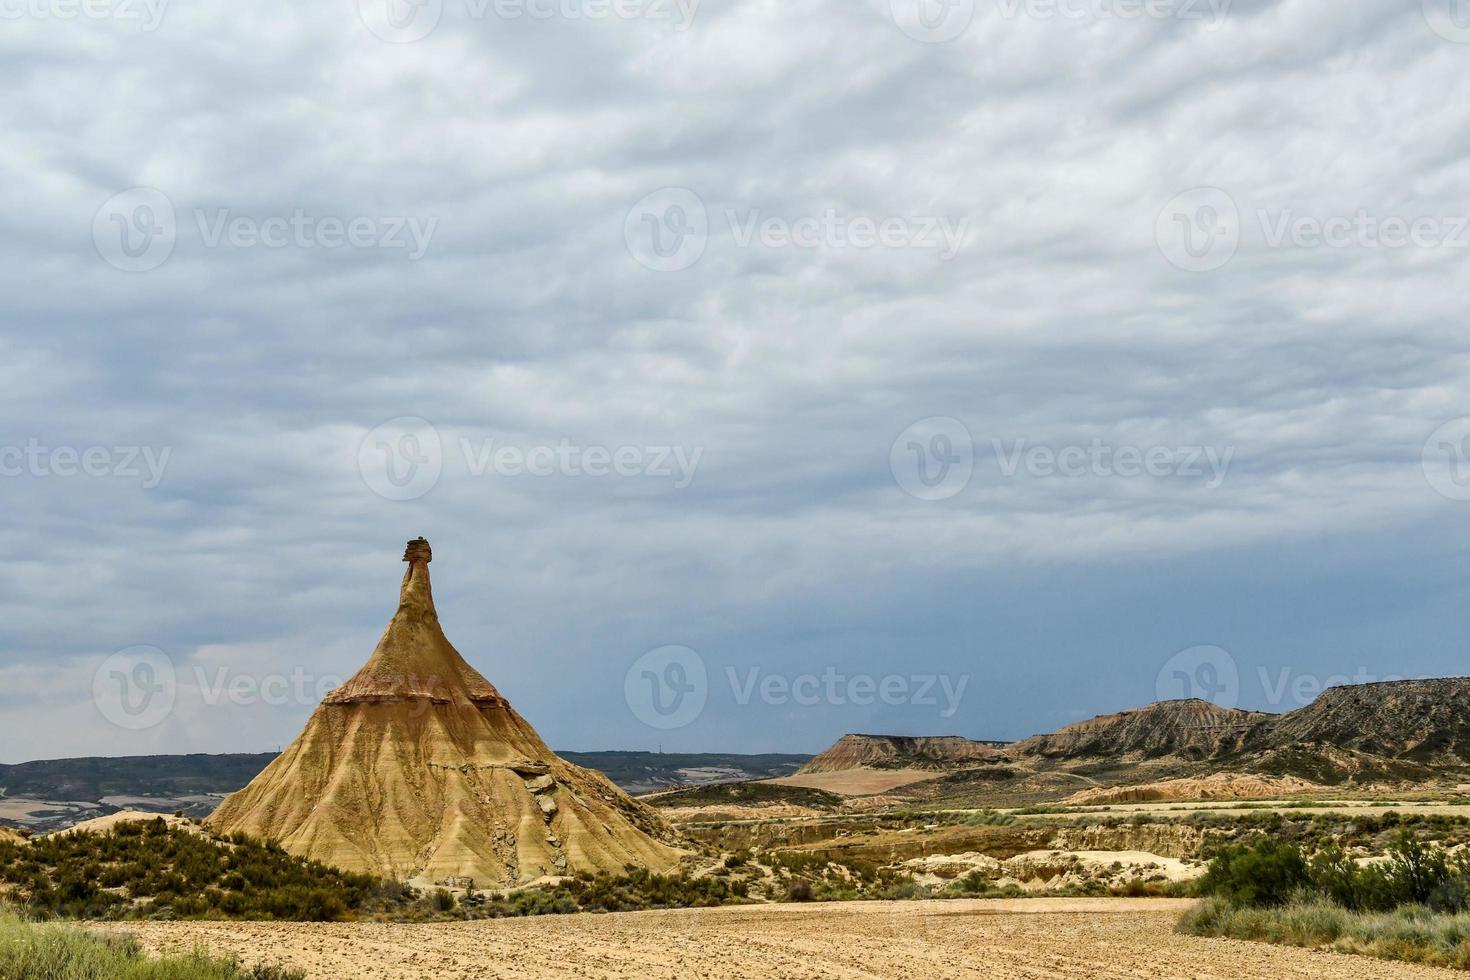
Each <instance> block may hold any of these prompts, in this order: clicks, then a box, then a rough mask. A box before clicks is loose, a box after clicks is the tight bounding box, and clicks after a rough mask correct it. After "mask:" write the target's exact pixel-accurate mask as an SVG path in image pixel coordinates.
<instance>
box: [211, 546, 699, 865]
mask: <svg viewBox="0 0 1470 980" xmlns="http://www.w3.org/2000/svg"><path fill="white" fill-rule="evenodd" d="M430 559H431V554H430V552H429V546H428V542H427V541H424V540H423V539H422V538H419V539H418V540H416V541H412V542H409V547H408V550H407V552H406V553H405V555H404V559H403V560H404V561H406V562H408V571H407V572H406V573H405V575H404V577H403V586H402V588H401V589H400V591H399V602H398V612H397V613H396V614H395V615H394V616H393V619H392V621H391V622H390V623H389V624H388V629H387V631H386V632H384V634H383V638H382V639H381V640H380V641H379V642H378V646H377V649H376V650H375V651H374V652H373V655H372V657H371V658H370V659H369V660H368V662H367V664H366V665H364V666H363V668H362V669H361V670H359V671H358V672H357V674H355V675H354V676H353V677H352V678H351V679H350V680H349V681H347V683H345V684H343V685H342V686H341V687H339V688H337V689H336V690H335V691H333V692H331V693H330V694H328V695H327V697H326V698H325V699H324V700H323V701H322V703H321V705H320V706H319V707H318V708H317V710H316V712H315V713H314V714H313V715H312V716H311V719H310V721H308V722H307V725H306V729H305V730H304V731H303V732H302V733H301V735H300V737H298V738H297V739H296V741H295V742H293V743H292V744H291V745H290V746H289V747H288V748H287V749H286V751H285V752H283V753H282V754H281V755H280V756H279V757H278V758H276V760H275V761H273V762H272V763H271V764H270V765H269V766H267V767H266V769H265V770H264V771H263V772H262V773H261V774H260V775H259V776H257V777H256V778H255V779H254V780H253V781H252V782H251V783H250V785H249V786H246V787H245V788H244V789H242V790H240V791H239V792H238V793H235V794H233V795H231V796H230V797H228V798H227V799H226V800H225V801H224V802H223V803H222V804H221V805H220V807H219V809H217V810H216V811H215V812H214V813H213V814H212V815H211V816H210V817H209V821H208V822H209V824H210V825H211V826H212V827H213V828H214V829H215V830H218V831H221V832H223V833H233V832H236V831H242V832H244V833H247V834H250V835H252V836H255V837H262V838H267V839H271V840H275V841H278V842H279V843H280V844H281V845H282V846H283V847H285V848H286V849H287V850H288V851H291V852H292V853H294V854H298V855H300V856H302V857H309V858H314V859H316V860H319V861H323V862H326V863H329V864H333V865H336V866H337V867H340V868H344V869H347V870H351V871H365V872H372V873H374V874H379V875H384V876H388V877H393V878H398V879H402V880H417V881H421V882H447V881H451V880H454V879H467V878H468V879H473V881H474V884H475V886H476V887H479V888H486V887H499V886H513V885H519V884H526V883H528V882H531V881H534V880H536V879H538V878H542V877H546V876H554V875H563V874H569V873H573V872H576V871H599V870H606V871H613V872H619V871H622V869H623V868H624V866H625V865H629V864H633V865H638V866H642V867H648V868H653V869H655V870H667V869H669V868H671V867H673V866H674V865H675V864H677V863H678V860H679V857H680V855H681V852H680V850H679V849H678V847H677V844H678V840H677V838H676V837H675V835H674V834H673V832H672V831H670V830H669V828H668V827H667V825H666V824H664V823H663V822H662V820H661V819H660V818H659V817H658V816H657V815H655V814H654V813H653V811H652V810H650V809H649V808H648V807H646V806H644V805H642V804H640V803H636V802H634V801H633V800H632V799H630V798H629V797H628V796H627V795H625V794H624V793H623V792H622V791H621V790H620V789H618V788H617V787H616V786H614V785H613V784H612V783H611V782H609V781H608V780H607V778H606V777H604V776H603V775H602V774H600V773H597V772H593V771H591V770H589V769H583V768H581V767H580V766H574V765H572V764H571V763H569V762H566V761H565V760H563V759H561V758H559V757H558V756H556V755H555V754H554V753H553V752H552V751H551V750H550V749H549V748H547V746H546V744H545V743H544V742H542V741H541V738H540V736H538V735H537V734H536V731H535V729H533V728H532V727H531V726H530V725H529V724H527V723H526V721H525V719H523V718H522V717H521V716H520V715H518V714H517V713H516V712H515V710H514V709H513V708H512V707H511V706H510V704H509V703H508V702H507V701H506V700H505V699H504V698H503V697H501V696H500V692H498V691H497V690H496V689H495V688H494V687H493V686H492V685H491V684H490V682H489V681H487V680H485V678H484V677H481V676H480V674H479V673H477V672H476V671H475V670H474V668H472V667H470V665H469V664H468V663H466V662H465V660H464V658H463V657H461V656H460V655H459V652H458V651H456V650H455V649H454V647H452V646H451V645H450V644H449V641H448V640H447V639H446V638H445V636H444V632H443V630H442V629H440V626H439V617H438V614H437V613H436V612H435V610H434V599H433V594H432V592H431V591H430V586H429V561H430Z"/></svg>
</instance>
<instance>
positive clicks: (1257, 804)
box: [1001, 800, 1470, 817]
mask: <svg viewBox="0 0 1470 980" xmlns="http://www.w3.org/2000/svg"><path fill="white" fill-rule="evenodd" d="M1267 810H1274V811H1276V812H1278V813H1284V814H1306V815H1310V814H1319V813H1347V814H1362V815H1365V816H1367V815H1373V816H1382V815H1383V814H1385V813H1404V814H1408V813H1419V814H1424V815H1438V816H1454V817H1470V805H1466V804H1463V803H1434V802H1427V803H1421V802H1411V803H1378V802H1373V801H1371V800H1342V801H1323V805H1322V806H1297V805H1292V804H1291V803H1289V802H1287V801H1282V800H1257V801H1253V802H1252V803H1251V804H1250V805H1249V806H1240V805H1237V804H1231V803H1228V802H1225V803H1221V802H1213V803H1211V802H1207V803H1175V802H1170V803H1114V804H1109V805H1106V806H1092V805H1084V806H1082V807H1079V808H1077V809H1076V810H1070V811H1068V813H1067V814H1063V815H1064V816H1065V815H1068V814H1070V815H1071V816H1093V815H1100V816H1125V817H1126V816H1130V815H1135V814H1147V815H1153V816H1187V815H1188V814H1191V813H1213V814H1215V815H1216V816H1225V817H1243V816H1247V815H1249V814H1253V813H1264V812H1265V811H1267ZM1001 812H1003V813H1013V812H1015V811H1014V809H1008V810H1002V811H1001Z"/></svg>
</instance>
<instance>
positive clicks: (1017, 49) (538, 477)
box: [0, 0, 1470, 762]
mask: <svg viewBox="0 0 1470 980" xmlns="http://www.w3.org/2000/svg"><path fill="white" fill-rule="evenodd" d="M920 2H921V0H893V2H892V3H890V2H889V0H811V2H803V3H792V2H775V0H705V2H703V3H697V4H695V3H693V2H692V0H683V2H679V0H618V2H617V3H616V4H613V3H607V2H601V0H498V2H497V0H427V2H425V3H422V4H421V5H420V6H418V7H413V6H409V5H408V4H406V3H404V2H403V0H362V2H361V3H360V4H359V3H355V2H354V0H334V2H332V3H327V4H315V5H313V4H304V5H303V4H282V3H273V2H266V3H258V4H224V3H219V2H204V3H194V4H183V3H177V4H167V3H165V2H164V0H151V2H150V0H90V2H89V3H88V4H87V5H81V4H79V3H74V2H72V0H0V79H3V85H4V92H5V96H4V98H3V99H0V231H3V234H0V305H3V315H0V473H3V475H0V494H3V509H0V535H3V538H0V540H3V548H0V553H3V555H4V557H5V561H4V563H3V565H0V761H5V762H16V761H22V760H26V759H33V758H47V757H56V756H71V755H83V754H99V755H121V754H135V753H149V752H191V751H206V752H221V751H262V750H268V749H274V748H276V747H277V746H279V745H282V744H284V743H287V742H289V741H290V740H291V739H292V738H293V737H294V736H295V734H296V733H297V732H298V731H299V730H300V727H301V725H302V724H303V723H304V721H305V719H306V717H307V716H308V714H309V713H310V712H311V710H312V708H313V707H314V705H315V703H316V701H317V699H318V697H319V695H320V693H321V692H322V690H325V689H326V688H329V687H330V686H332V685H333V684H334V683H336V682H338V681H340V680H341V679H342V678H344V677H346V676H347V675H350V674H351V672H352V671H353V670H355V669H356V668H357V666H359V665H360V663H361V662H362V661H363V660H364V659H365V658H366V657H367V656H368V654H369V653H370V652H371V650H372V648H373V645H374V643H375V642H376V640H377V637H378V635H379V633H380V632H381V630H382V628H383V625H384V624H385V623H386V622H387V620H388V618H389V616H391V614H392V612H393V609H394V605H395V602H396V597H397V591H396V590H397V586H398V580H399V577H400V576H401V574H402V568H403V566H402V565H401V563H400V561H399V558H400V555H401V552H402V548H403V544H404V541H405V540H406V539H408V538H410V537H414V536H417V535H420V534H422V535H425V536H427V537H428V538H429V540H430V541H431V542H432V544H433V547H434V553H435V561H434V564H433V566H432V570H433V573H434V579H435V585H436V596H437V599H438V607H439V612H440V618H441V620H442V622H443V624H444V626H445V629H446V631H447V632H448V635H449V637H450V639H451V640H452V641H453V642H454V643H455V644H456V646H457V647H458V648H459V649H460V651H461V652H462V653H464V655H465V656H466V657H467V659H468V660H469V661H470V662H471V663H472V664H473V665H474V666H476V667H477V668H479V669H480V670H481V671H482V672H483V673H485V674H486V676H487V677H489V678H490V680H491V681H492V682H493V683H495V684H497V685H498V686H499V687H500V689H501V690H502V692H503V693H505V694H506V695H507V696H508V697H509V698H510V699H511V700H512V703H513V704H515V705H516V706H517V707H518V708H519V709H520V710H521V712H522V713H523V714H524V715H526V716H527V718H528V719H529V720H530V721H531V722H532V723H533V724H534V725H536V726H537V727H538V729H539V730H540V731H541V732H542V734H543V735H544V736H545V737H546V739H547V740H548V741H549V742H551V743H552V744H553V746H555V747H557V748H561V749H584V750H585V749H614V748H616V749H653V748H656V747H658V746H660V745H661V746H662V747H663V748H664V749H665V750H691V751H699V750H707V751H717V750H722V751H737V752H756V751H780V750H788V751H817V750H819V749H821V748H822V747H824V746H825V745H826V744H828V743H829V742H831V741H832V740H834V739H835V738H836V737H838V736H839V735H841V734H843V733H844V732H849V731H878V732H895V733H908V734H927V733H957V734H963V735H968V736H971V737H977V738H1017V737H1024V736H1027V735H1030V734H1033V733H1035V732H1038V731H1044V730H1050V729H1053V728H1056V727H1058V726H1060V725H1063V724H1066V723H1068V722H1071V721H1075V720H1078V719H1081V718H1084V717H1089V716H1091V715H1094V714H1099V713H1102V712H1107V711H1114V710H1118V709H1122V708H1125V707H1132V706H1137V705H1141V704H1145V703H1148V702H1150V701H1153V700H1156V699H1158V698H1161V697H1177V696H1185V695H1189V694H1197V695H1199V696H1205V697H1211V698H1213V699H1215V700H1217V701H1220V702H1222V703H1227V704H1239V705H1241V706H1245V707H1253V708H1262V709H1266V710H1273V711H1285V710H1290V709H1292V708H1295V707H1298V706H1299V705H1300V704H1302V703H1304V702H1305V701H1309V700H1310V699H1311V697H1312V696H1313V695H1314V694H1315V693H1316V691H1317V690H1318V689H1320V686H1321V685H1322V684H1325V683H1334V682H1341V681H1342V680H1343V679H1344V678H1349V679H1357V680H1373V679H1381V678H1385V677H1392V676H1403V675H1411V676H1413V675H1431V674H1432V675H1440V674H1459V673H1465V672H1467V671H1466V666H1465V665H1466V642H1465V635H1466V630H1465V623H1466V615H1467V609H1470V594H1467V593H1470V589H1467V581H1470V578H1467V572H1470V535H1467V533H1466V530H1465V528H1466V527H1467V523H1470V521H1467V519H1470V441H1467V436H1470V420H1466V418H1465V417H1466V416H1470V392H1467V387H1466V385H1467V381H1470V333H1467V326H1466V320H1465V300H1464V284H1465V283H1466V281H1467V274H1466V273H1467V258H1470V227H1467V222H1470V217H1467V216H1470V160H1467V152H1470V98H1467V95H1470V10H1456V9H1454V8H1453V7H1452V6H1451V5H1450V2H1449V0H1445V3H1444V4H1443V5H1442V6H1441V5H1440V4H1439V3H1438V0H1428V2H1427V3H1426V4H1425V5H1424V7H1423V9H1421V6H1420V4H1419V3H1417V2H1414V0H1403V2H1387V0H1384V2H1378V0H1365V2H1358V3H1341V2H1337V0H1292V2H1284V3H1263V2H1259V0H1251V2H1246V0H1236V2H1235V3H1233V4H1224V3H1223V2H1222V0H1215V2H1214V3H1213V4H1212V3H1210V2H1209V0H1150V2H1149V3H1148V4H1147V5H1146V6H1145V5H1144V4H1142V3H1135V2H1133V0H1058V3H1059V5H1058V3H1052V2H1049V0H974V2H973V3H971V2H969V0H954V2H953V3H950V4H949V5H947V6H946V5H945V4H942V3H940V2H939V0H922V4H923V6H922V8H920V7H919V6H918V4H919V3H920ZM390 3H391V4H393V6H391V7H389V6H386V5H387V4H390ZM669 648H673V649H669Z"/></svg>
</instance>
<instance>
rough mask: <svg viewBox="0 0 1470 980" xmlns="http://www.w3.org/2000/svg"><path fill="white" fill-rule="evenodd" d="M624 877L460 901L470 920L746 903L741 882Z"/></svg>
mask: <svg viewBox="0 0 1470 980" xmlns="http://www.w3.org/2000/svg"><path fill="white" fill-rule="evenodd" d="M624 872H625V873H624V874H621V875H610V874H607V873H605V872H604V873H602V874H597V875H593V874H586V873H584V874H579V875H577V876H576V877H574V878H569V879H567V880H565V881H562V882H560V883H558V884H556V885H544V886H540V887H537V888H528V889H525V890H524V891H519V892H514V893H512V894H510V895H508V896H505V897H500V898H490V897H486V896H483V895H469V896H467V897H466V898H464V899H463V900H461V902H460V906H461V907H462V909H463V914H464V916H465V917H466V918H503V917H511V916H524V915H565V914H570V913H573V912H639V911H643V910H646V909H681V908H709V907H713V906H716V905H730V904H737V903H741V902H744V901H746V900H747V897H748V895H749V888H748V886H747V884H746V882H745V881H744V880H742V879H737V878H730V877H720V876H715V877H708V878H690V877H687V876H685V875H660V874H654V873H653V872H651V871H648V870H646V869H643V868H634V867H631V866H630V867H628V868H625V869H624Z"/></svg>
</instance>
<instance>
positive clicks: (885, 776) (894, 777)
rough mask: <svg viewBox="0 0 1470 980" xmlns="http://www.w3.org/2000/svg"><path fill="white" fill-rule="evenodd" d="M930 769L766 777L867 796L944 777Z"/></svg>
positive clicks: (863, 769) (784, 783)
mask: <svg viewBox="0 0 1470 980" xmlns="http://www.w3.org/2000/svg"><path fill="white" fill-rule="evenodd" d="M943 775H944V773H942V772H935V771H933V770H931V769H869V768H868V767H866V766H859V767H857V768H856V769H843V770H841V771H839V772H809V773H803V774H802V775H799V776H782V777H780V778H779V779H767V780H763V781H764V782H767V783H774V784H775V785H777V786H799V787H801V788H803V789H823V790H826V791H827V792H829V793H838V794H841V795H842V796H867V795H868V794H870V793H887V792H888V791H889V790H893V789H897V788H899V787H900V786H911V785H913V784H914V783H922V782H927V781H928V780H931V779H938V778H939V777H940V776H943Z"/></svg>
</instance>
